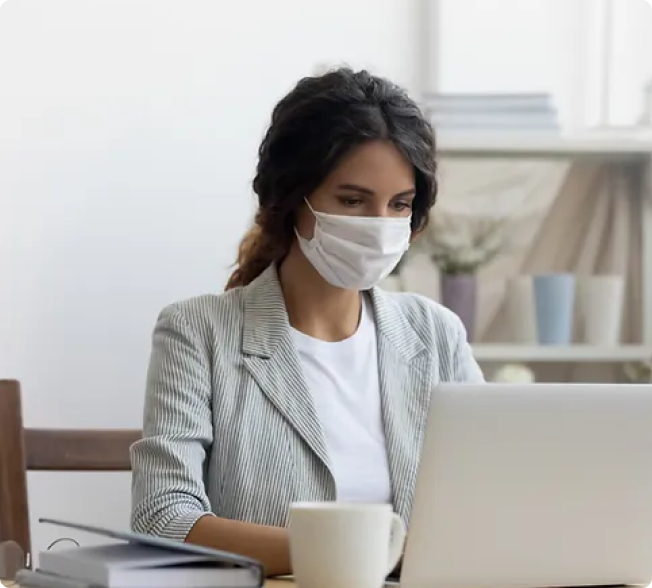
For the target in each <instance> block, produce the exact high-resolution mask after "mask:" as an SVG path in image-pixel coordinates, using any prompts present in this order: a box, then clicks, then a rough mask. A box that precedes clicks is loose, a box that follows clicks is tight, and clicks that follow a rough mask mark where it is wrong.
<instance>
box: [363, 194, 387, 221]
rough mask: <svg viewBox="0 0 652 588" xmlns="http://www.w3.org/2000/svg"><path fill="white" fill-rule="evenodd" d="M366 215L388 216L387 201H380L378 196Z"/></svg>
mask: <svg viewBox="0 0 652 588" xmlns="http://www.w3.org/2000/svg"><path fill="white" fill-rule="evenodd" d="M368 216H379V217H385V216H389V206H388V205H387V202H384V201H382V202H381V199H380V198H378V199H376V200H375V201H374V202H373V203H372V204H371V206H370V210H369V214H368Z"/></svg>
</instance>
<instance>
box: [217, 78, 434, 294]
mask: <svg viewBox="0 0 652 588" xmlns="http://www.w3.org/2000/svg"><path fill="white" fill-rule="evenodd" d="M377 140H385V141H391V142H392V143H393V144H394V145H395V146H396V148H397V149H398V150H399V151H400V152H401V153H402V154H403V155H404V156H405V157H406V158H407V159H408V161H409V162H410V163H411V164H412V166H413V168H414V174H415V187H416V195H415V198H414V202H413V205H412V231H413V233H418V232H419V231H421V230H423V229H424V228H425V226H426V224H427V222H428V213H429V211H430V208H431V207H432V206H433V205H434V203H435V199H436V196H437V179H436V171H437V163H436V160H435V138H434V133H433V129H432V127H431V125H430V123H429V122H428V120H427V119H426V118H425V117H424V115H423V113H422V112H421V110H420V109H419V107H418V106H417V105H416V103H415V102H414V101H413V100H411V99H410V98H409V97H408V95H407V94H406V92H405V91H404V90H402V89H401V88H399V87H398V86H396V85H395V84H393V83H391V82H389V81H388V80H386V79H383V78H380V77H376V76H373V75H371V74H370V73H368V72H367V71H357V72H355V71H353V70H351V69H349V68H340V69H337V70H334V71H331V72H328V73H326V74H324V75H321V76H316V77H307V78H303V79H302V80H300V81H299V83H298V84H297V85H296V86H295V88H294V89H293V90H292V91H291V92H290V93H289V94H287V95H286V96H285V97H284V98H283V99H282V100H281V101H280V102H279V103H278V104H277V105H276V107H275V108H274V111H273V113H272V120H271V124H270V126H269V129H268V130H267V133H266V134H265V137H264V139H263V141H262V144H261V145H260V149H259V151H258V157H259V160H258V167H257V169H256V176H255V178H254V181H253V188H254V191H255V193H256V194H257V195H258V203H259V207H258V211H257V213H256V217H255V221H254V226H253V227H252V228H251V229H250V230H249V232H248V233H247V234H246V235H245V237H244V239H243V240H242V243H241V244H240V249H239V252H238V258H237V269H236V270H235V271H234V272H233V274H232V275H231V277H230V279H229V281H228V284H227V286H226V289H227V290H228V289H230V288H235V287H238V286H246V285H247V284H249V283H250V282H251V281H253V280H254V279H255V278H256V277H258V276H259V275H260V274H261V273H262V272H263V271H264V270H265V269H266V268H267V267H269V266H270V265H271V264H272V263H275V262H280V261H282V260H283V259H284V258H285V256H286V255H287V253H288V251H289V249H290V246H291V245H292V241H293V239H294V238H295V233H294V225H295V212H296V210H297V208H298V207H299V206H300V204H301V203H302V202H303V199H304V197H305V196H307V195H309V194H311V193H312V192H313V191H314V190H315V189H316V188H317V187H318V186H319V185H320V184H321V183H322V182H323V181H324V180H325V178H326V177H327V176H328V174H329V173H330V172H331V171H332V170H333V169H334V167H335V166H337V164H338V163H339V162H340V161H341V160H342V158H344V157H345V156H346V155H347V153H349V151H350V150H351V149H353V148H354V147H357V146H359V145H361V144H362V143H366V142H368V141H377Z"/></svg>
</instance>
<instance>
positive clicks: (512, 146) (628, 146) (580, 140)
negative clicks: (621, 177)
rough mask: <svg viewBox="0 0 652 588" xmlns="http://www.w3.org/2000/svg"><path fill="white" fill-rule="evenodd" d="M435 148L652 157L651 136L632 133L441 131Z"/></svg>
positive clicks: (472, 153) (470, 153)
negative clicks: (575, 133)
mask: <svg viewBox="0 0 652 588" xmlns="http://www.w3.org/2000/svg"><path fill="white" fill-rule="evenodd" d="M437 149H438V152H439V154H440V155H442V156H453V157H547V158H558V157H564V158H568V157H571V158H594V159H605V160H633V161H645V160H648V159H650V156H652V137H650V136H649V135H648V136H647V137H641V136H639V137H636V136H635V135H629V136H628V135H620V136H618V135H612V136H609V135H606V134H599V133H596V134H595V135H587V134H584V135H578V136H564V135H558V134H556V133H550V132H542V133H519V132H506V133H492V132H484V131H480V132H442V133H438V134H437Z"/></svg>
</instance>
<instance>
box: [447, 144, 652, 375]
mask: <svg viewBox="0 0 652 588" xmlns="http://www.w3.org/2000/svg"><path fill="white" fill-rule="evenodd" d="M437 141H438V151H439V155H440V157H442V158H449V159H451V158H457V159H459V158H466V159H469V158H473V159H480V158H507V159H523V158H527V159H533V158H541V159H567V160H573V161H579V160H592V161H596V160H598V161H603V162H605V163H621V164H626V165H631V166H636V167H637V168H638V170H639V171H640V174H641V175H640V177H641V178H642V181H641V182H640V193H639V194H635V195H634V196H635V197H637V198H640V199H641V201H642V203H643V206H642V213H641V219H640V221H641V226H642V234H643V243H642V246H643V251H642V262H641V272H642V276H641V277H642V280H641V284H642V287H641V290H642V291H641V301H642V309H641V310H642V320H643V327H642V342H641V344H640V345H621V346H618V347H613V348H603V347H592V346H588V345H571V346H568V347H553V346H529V345H475V346H474V348H473V349H474V354H475V357H476V359H477V360H478V361H481V362H496V363H498V362H500V363H507V362H568V363H591V362H593V363H595V362H600V363H625V362H630V361H648V360H650V359H651V358H652V181H651V180H652V171H651V170H652V165H651V164H652V133H650V135H649V136H648V137H641V136H635V135H634V134H631V135H622V134H621V135H615V134H612V133H609V132H604V133H602V132H596V133H594V134H585V135H581V136H573V137H568V136H563V135H561V136H558V135H554V134H550V133H540V134H536V133H535V134H532V133H527V134H526V133H502V134H492V133H482V132H479V133H439V134H438V136H437Z"/></svg>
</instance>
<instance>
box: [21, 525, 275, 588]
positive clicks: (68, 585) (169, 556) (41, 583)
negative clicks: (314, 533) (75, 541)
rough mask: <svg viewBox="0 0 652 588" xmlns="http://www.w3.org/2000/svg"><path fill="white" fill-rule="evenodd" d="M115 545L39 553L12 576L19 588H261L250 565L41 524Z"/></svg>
mask: <svg viewBox="0 0 652 588" xmlns="http://www.w3.org/2000/svg"><path fill="white" fill-rule="evenodd" d="M42 521H43V522H49V523H53V524H57V525H61V526H64V527H67V528H73V529H78V530H81V531H86V532H91V533H95V534H97V535H102V536H105V537H110V538H112V539H118V541H117V542H112V543H109V544H108V545H101V546H96V547H80V548H73V549H65V550H57V551H44V552H41V553H40V554H39V567H38V568H37V569H35V570H22V571H20V572H18V574H17V576H16V582H17V584H18V585H19V586H20V588H261V586H262V585H263V583H264V572H263V568H262V566H261V564H260V563H259V562H257V561H255V560H250V559H248V558H244V557H240V556H238V555H235V554H231V553H226V552H221V551H215V550H213V549H208V548H204V547H198V546H193V545H188V544H185V543H179V542H175V541H170V540H165V539H158V538H154V537H148V536H145V535H138V534H135V533H121V532H116V531H109V530H107V529H101V528H96V527H89V526H86V525H77V524H74V523H66V522H62V521H53V520H48V519H42Z"/></svg>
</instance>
